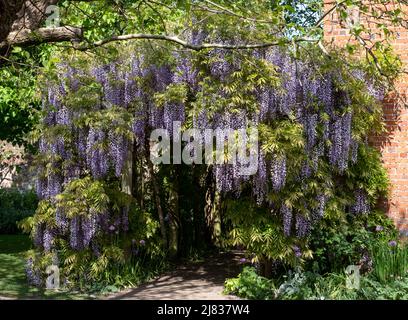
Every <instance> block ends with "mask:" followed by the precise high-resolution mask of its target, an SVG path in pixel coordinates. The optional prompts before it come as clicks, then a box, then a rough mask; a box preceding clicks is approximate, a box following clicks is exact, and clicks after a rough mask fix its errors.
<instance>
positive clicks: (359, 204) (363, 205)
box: [350, 189, 370, 214]
mask: <svg viewBox="0 0 408 320" xmlns="http://www.w3.org/2000/svg"><path fill="white" fill-rule="evenodd" d="M354 197H355V200H354V204H353V205H352V206H351V207H350V212H351V213H354V214H359V213H361V214H366V213H369V212H370V204H369V202H368V198H367V193H366V192H365V191H364V190H362V189H357V190H356V191H355V192H354Z"/></svg>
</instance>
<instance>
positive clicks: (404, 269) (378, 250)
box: [370, 240, 408, 284]
mask: <svg viewBox="0 0 408 320" xmlns="http://www.w3.org/2000/svg"><path fill="white" fill-rule="evenodd" d="M370 255H371V257H372V260H373V271H372V275H373V276H374V277H375V279H376V280H377V281H379V282H381V283H383V284H386V283H389V282H392V281H394V280H396V279H402V278H405V277H407V276H408V247H407V245H406V244H403V243H398V242H397V241H395V240H394V241H392V240H391V242H389V243H387V242H381V243H379V244H373V245H372V246H371V248H370Z"/></svg>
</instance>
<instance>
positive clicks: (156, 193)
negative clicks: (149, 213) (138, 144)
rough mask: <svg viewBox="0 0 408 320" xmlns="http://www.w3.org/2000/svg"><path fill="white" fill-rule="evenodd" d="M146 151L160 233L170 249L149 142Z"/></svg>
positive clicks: (165, 245) (166, 246) (165, 244)
mask: <svg viewBox="0 0 408 320" xmlns="http://www.w3.org/2000/svg"><path fill="white" fill-rule="evenodd" d="M145 149H146V150H145V152H146V160H147V167H148V169H149V175H150V179H151V181H152V185H153V193H154V199H155V202H156V208H157V214H158V216H159V223H160V231H161V234H162V238H163V243H164V247H165V248H168V239H167V230H166V224H165V221H164V214H163V207H162V205H161V199H160V187H159V183H158V181H157V177H156V174H155V172H154V165H153V163H152V161H151V160H150V145H149V140H147V141H146V146H145Z"/></svg>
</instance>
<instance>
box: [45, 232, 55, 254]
mask: <svg viewBox="0 0 408 320" xmlns="http://www.w3.org/2000/svg"><path fill="white" fill-rule="evenodd" d="M53 240H54V235H53V234H52V232H51V231H50V230H48V229H46V230H45V231H44V236H43V246H44V251H45V252H50V251H51V247H52V242H53Z"/></svg>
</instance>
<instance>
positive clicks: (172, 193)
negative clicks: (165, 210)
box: [169, 165, 180, 258]
mask: <svg viewBox="0 0 408 320" xmlns="http://www.w3.org/2000/svg"><path fill="white" fill-rule="evenodd" d="M169 204H170V206H169V207H170V210H169V211H170V212H169V224H170V236H169V253H170V257H172V258H175V257H176V256H177V254H178V249H179V229H180V212H179V209H180V207H179V176H178V165H175V166H174V168H173V182H172V184H171V186H170V190H169Z"/></svg>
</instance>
